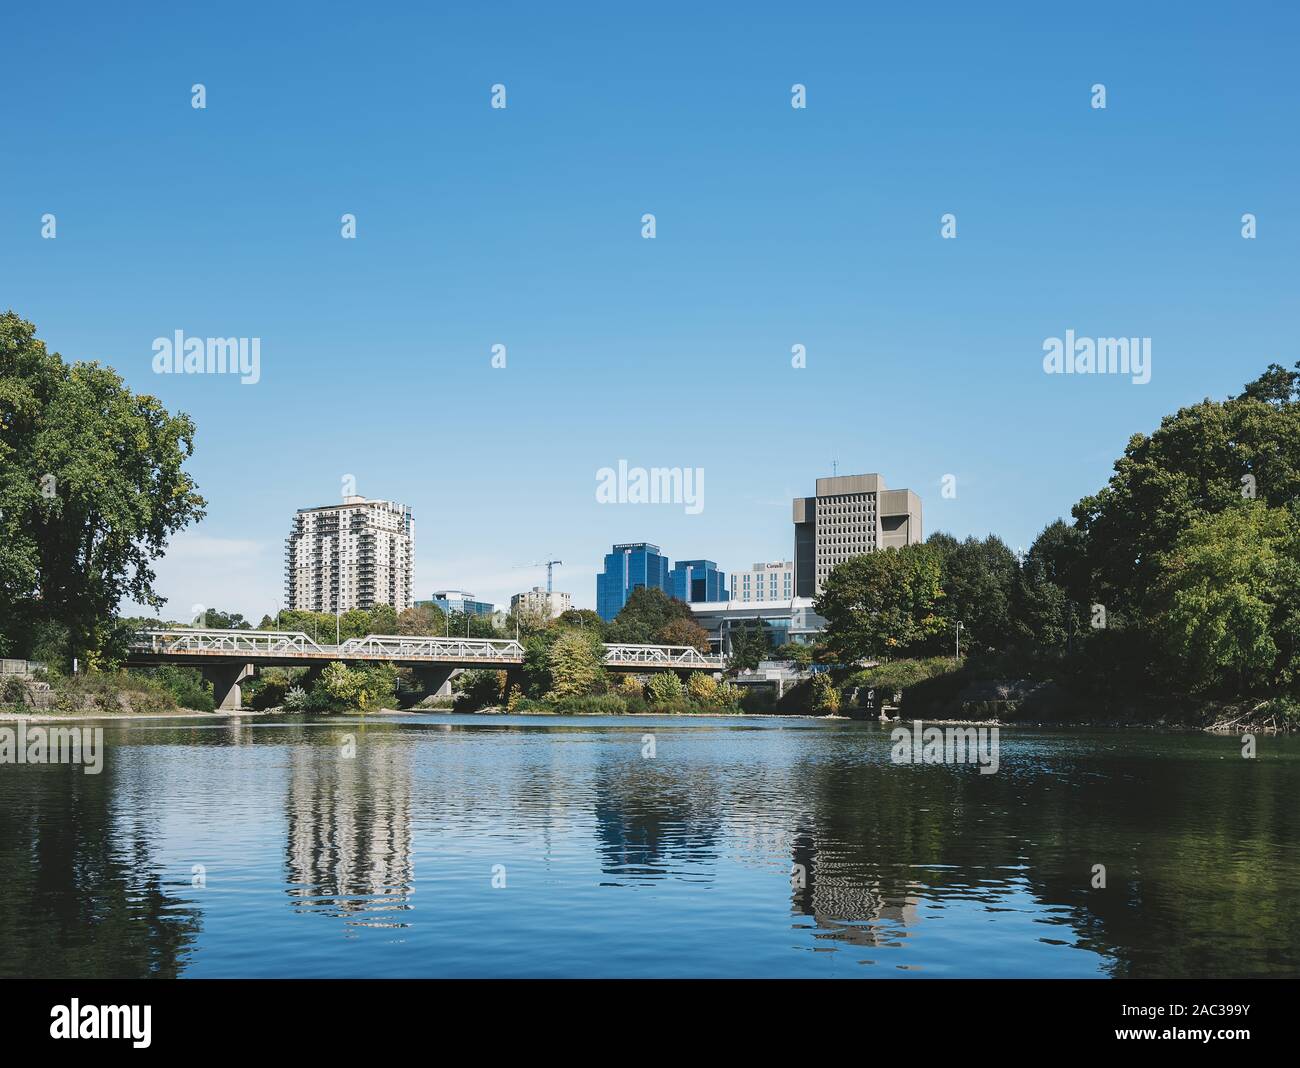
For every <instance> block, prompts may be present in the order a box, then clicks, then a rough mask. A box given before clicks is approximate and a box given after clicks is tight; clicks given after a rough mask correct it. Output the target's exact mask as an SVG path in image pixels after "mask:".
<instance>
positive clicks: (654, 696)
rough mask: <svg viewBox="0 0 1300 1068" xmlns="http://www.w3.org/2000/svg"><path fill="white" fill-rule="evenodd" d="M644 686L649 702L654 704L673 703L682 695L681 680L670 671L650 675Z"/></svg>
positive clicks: (680, 698) (678, 700)
mask: <svg viewBox="0 0 1300 1068" xmlns="http://www.w3.org/2000/svg"><path fill="white" fill-rule="evenodd" d="M645 688H646V692H647V694H648V695H649V697H650V701H651V703H652V704H656V705H675V704H678V703H679V702H680V701H681V700H682V697H683V689H682V680H681V679H679V678H678V677H677V675H676V673H675V672H672V671H661V672H659V673H658V674H656V675H651V676H650V681H649V682H647V683H646V687H645Z"/></svg>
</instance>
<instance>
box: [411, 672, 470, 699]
mask: <svg viewBox="0 0 1300 1068" xmlns="http://www.w3.org/2000/svg"><path fill="white" fill-rule="evenodd" d="M458 670H459V669H458V668H455V667H449V666H447V665H444V664H419V665H416V666H415V667H412V668H411V674H412V675H413V676H414V677H415V683H416V685H417V686H418V687H419V690H420V697H419V700H421V701H422V700H424V698H426V697H450V696H451V677H452V676H453V675H454V674H456V672H457V671H458ZM444 690H445V691H446V692H445V693H444V692H443V691H444ZM417 703H418V702H417Z"/></svg>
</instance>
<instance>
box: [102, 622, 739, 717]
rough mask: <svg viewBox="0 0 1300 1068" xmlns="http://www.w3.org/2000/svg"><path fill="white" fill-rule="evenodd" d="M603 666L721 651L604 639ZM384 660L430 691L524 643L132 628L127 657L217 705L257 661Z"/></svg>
mask: <svg viewBox="0 0 1300 1068" xmlns="http://www.w3.org/2000/svg"><path fill="white" fill-rule="evenodd" d="M604 649H605V653H604V660H605V666H606V667H607V668H609V669H610V670H611V671H626V672H644V671H678V672H686V671H721V670H723V669H724V668H725V667H726V660H725V658H724V657H722V656H719V655H715V654H707V653H701V652H700V651H699V650H698V649H696V648H694V647H693V646H689V645H636V644H628V643H618V644H608V645H606V646H605V647H604ZM336 660H337V661H340V662H342V663H348V664H356V663H388V664H393V665H394V666H395V667H407V668H412V669H413V670H414V671H415V674H416V676H417V677H418V678H420V679H421V681H422V682H423V683H424V685H425V687H426V688H428V689H429V690H430V692H436V691H437V690H438V689H439V688H440V687H441V686H442V685H443V684H444V683H445V682H446V681H447V680H448V679H450V678H451V676H452V674H454V673H455V672H456V671H459V670H465V669H473V668H499V669H503V670H510V669H511V668H520V667H522V666H523V663H524V647H523V645H522V644H521V643H520V642H518V641H515V640H513V639H501V638H452V637H436V638H435V637H417V636H413V635H407V634H367V635H366V636H365V637H364V638H349V639H348V640H347V641H345V642H340V643H339V644H338V645H321V644H318V643H317V642H315V641H313V640H312V639H311V638H309V637H308V636H307V635H306V634H304V633H303V632H302V631H275V630H216V629H210V628H201V627H175V628H173V629H171V630H147V631H141V632H140V633H138V634H136V635H135V637H134V638H133V639H132V641H131V643H130V646H129V647H128V654H127V663H128V664H129V665H132V666H135V667H144V666H151V665H152V666H156V665H159V664H180V665H188V666H190V667H197V668H199V669H200V670H202V671H203V674H204V677H205V678H206V679H208V681H210V682H212V684H213V689H214V691H215V695H216V700H217V704H218V706H219V707H221V708H238V707H240V701H241V695H240V692H239V683H240V681H241V680H242V679H245V678H247V677H248V676H249V675H252V674H254V673H255V671H256V670H257V668H258V667H305V668H308V669H311V670H312V671H313V673H316V672H319V671H320V670H321V669H323V668H324V667H325V665H326V664H328V663H331V662H332V661H336Z"/></svg>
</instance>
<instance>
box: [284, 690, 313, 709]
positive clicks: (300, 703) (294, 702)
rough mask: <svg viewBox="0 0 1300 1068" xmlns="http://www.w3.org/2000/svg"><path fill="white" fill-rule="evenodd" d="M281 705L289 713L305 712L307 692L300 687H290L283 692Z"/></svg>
mask: <svg viewBox="0 0 1300 1068" xmlns="http://www.w3.org/2000/svg"><path fill="white" fill-rule="evenodd" d="M283 705H284V707H285V708H287V709H288V710H289V711H290V712H306V711H307V708H308V702H307V691H306V690H304V689H303V688H302V687H301V686H290V687H289V689H288V690H286V691H285V694H284V701H283Z"/></svg>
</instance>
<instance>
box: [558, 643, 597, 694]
mask: <svg viewBox="0 0 1300 1068" xmlns="http://www.w3.org/2000/svg"><path fill="white" fill-rule="evenodd" d="M601 649H602V647H601V644H600V641H599V640H598V639H596V638H595V637H594V636H593V635H588V634H584V633H583V632H582V631H580V630H566V631H564V632H563V633H562V634H561V635H560V636H559V637H558V638H557V639H556V640H555V644H554V645H552V646H551V649H550V655H549V657H548V660H549V669H550V675H551V695H552V696H553V697H586V696H587V695H588V694H593V693H599V692H601V691H603V690H604V688H605V665H604V658H603V656H602V653H601Z"/></svg>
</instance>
